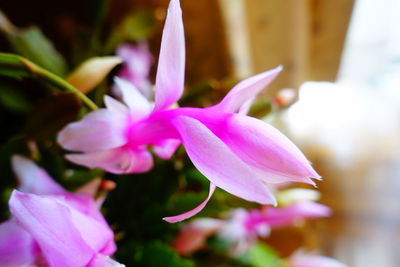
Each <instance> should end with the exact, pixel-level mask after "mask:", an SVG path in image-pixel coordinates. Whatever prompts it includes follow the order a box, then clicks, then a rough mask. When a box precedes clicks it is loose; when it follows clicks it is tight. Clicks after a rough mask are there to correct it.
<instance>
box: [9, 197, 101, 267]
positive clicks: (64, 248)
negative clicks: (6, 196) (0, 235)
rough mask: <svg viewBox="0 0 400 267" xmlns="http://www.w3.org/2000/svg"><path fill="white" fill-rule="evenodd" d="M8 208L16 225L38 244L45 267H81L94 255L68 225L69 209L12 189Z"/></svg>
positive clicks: (70, 223)
mask: <svg viewBox="0 0 400 267" xmlns="http://www.w3.org/2000/svg"><path fill="white" fill-rule="evenodd" d="M9 205H10V210H11V213H12V215H13V216H14V218H15V219H16V220H17V222H18V224H19V225H21V227H22V228H24V229H25V230H26V231H27V232H28V233H29V234H31V235H32V237H33V238H34V240H35V241H36V242H37V243H38V244H39V247H40V248H41V251H42V253H43V255H44V257H45V258H46V260H47V262H48V264H49V266H60V267H61V266H85V265H86V264H87V263H89V261H90V260H91V259H92V257H93V256H94V255H95V252H94V251H93V249H92V248H90V246H89V245H88V244H87V243H86V242H85V241H84V240H83V239H82V236H81V233H80V232H79V231H78V229H77V228H76V227H75V225H74V224H73V223H72V216H71V212H70V208H69V207H68V206H66V205H64V204H62V203H61V202H59V201H57V200H55V199H54V197H42V196H37V195H33V194H25V193H20V192H18V191H15V190H14V192H13V193H12V195H11V198H10V201H9Z"/></svg>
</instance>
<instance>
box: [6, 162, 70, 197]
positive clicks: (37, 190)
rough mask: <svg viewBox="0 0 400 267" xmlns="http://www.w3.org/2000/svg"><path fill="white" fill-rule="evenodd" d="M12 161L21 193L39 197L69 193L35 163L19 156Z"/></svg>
mask: <svg viewBox="0 0 400 267" xmlns="http://www.w3.org/2000/svg"><path fill="white" fill-rule="evenodd" d="M11 161H12V167H13V170H14V172H15V174H16V176H17V179H18V182H19V187H18V189H19V190H20V191H22V192H26V193H34V194H39V195H41V194H64V193H66V192H67V191H66V190H64V188H62V187H61V186H60V185H59V184H57V183H56V182H55V181H54V180H53V179H52V178H51V177H50V176H49V175H48V174H47V172H46V171H45V170H43V169H42V168H39V167H38V166H37V165H36V164H35V163H34V162H33V161H31V160H29V159H27V158H25V157H22V156H18V155H15V156H13V157H12V159H11Z"/></svg>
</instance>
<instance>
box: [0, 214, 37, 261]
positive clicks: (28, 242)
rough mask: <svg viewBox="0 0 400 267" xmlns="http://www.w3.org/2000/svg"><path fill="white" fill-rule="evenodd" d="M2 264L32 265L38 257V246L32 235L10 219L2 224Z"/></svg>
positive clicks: (0, 257)
mask: <svg viewBox="0 0 400 267" xmlns="http://www.w3.org/2000/svg"><path fill="white" fill-rule="evenodd" d="M0 241H1V242H0V259H1V266H7V267H19V266H31V265H32V264H33V263H34V262H35V258H36V246H35V243H34V241H33V239H32V237H31V235H30V234H29V233H28V232H26V231H25V230H24V229H23V228H21V227H20V226H19V225H17V224H16V222H15V220H8V221H6V222H3V223H2V224H0Z"/></svg>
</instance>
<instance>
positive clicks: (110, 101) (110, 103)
mask: <svg viewBox="0 0 400 267" xmlns="http://www.w3.org/2000/svg"><path fill="white" fill-rule="evenodd" d="M104 104H105V106H106V108H107V109H108V110H110V111H112V112H115V113H119V114H127V113H128V112H129V109H128V108H127V106H125V105H124V104H122V103H121V102H119V101H118V100H116V99H115V98H112V97H111V96H108V95H105V96H104Z"/></svg>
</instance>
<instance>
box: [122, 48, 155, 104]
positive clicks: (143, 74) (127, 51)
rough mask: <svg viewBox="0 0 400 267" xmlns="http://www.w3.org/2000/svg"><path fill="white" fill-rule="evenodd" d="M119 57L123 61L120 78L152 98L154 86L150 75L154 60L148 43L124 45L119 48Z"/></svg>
mask: <svg viewBox="0 0 400 267" xmlns="http://www.w3.org/2000/svg"><path fill="white" fill-rule="evenodd" d="M117 55H118V56H119V57H120V58H122V60H123V64H124V65H123V67H122V69H121V70H120V72H119V73H118V75H117V76H118V77H120V78H121V79H125V80H127V81H129V82H131V83H132V84H134V85H135V86H136V87H137V88H138V89H139V90H140V92H141V93H142V94H143V95H145V96H146V97H147V98H150V97H151V94H152V85H151V83H150V82H149V74H150V69H151V65H153V62H154V58H153V55H152V54H151V53H150V51H149V48H148V45H147V43H146V42H141V43H139V44H138V45H136V46H135V45H132V44H123V45H120V46H119V47H118V48H117Z"/></svg>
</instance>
